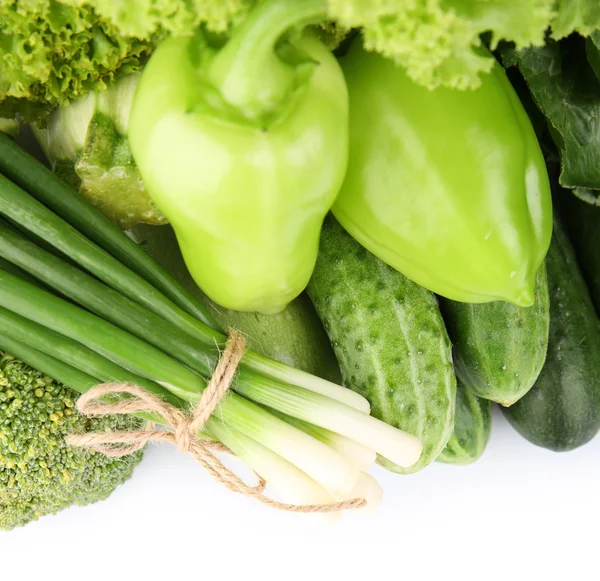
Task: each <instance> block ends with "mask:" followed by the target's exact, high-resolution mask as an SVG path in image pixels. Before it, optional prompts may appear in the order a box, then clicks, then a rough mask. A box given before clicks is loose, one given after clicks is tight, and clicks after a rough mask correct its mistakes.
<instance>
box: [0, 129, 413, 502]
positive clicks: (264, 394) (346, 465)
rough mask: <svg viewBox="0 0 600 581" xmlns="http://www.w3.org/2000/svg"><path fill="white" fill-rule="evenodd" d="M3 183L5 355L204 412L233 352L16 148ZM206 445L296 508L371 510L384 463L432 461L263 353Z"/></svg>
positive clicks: (221, 409)
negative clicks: (375, 466)
mask: <svg viewBox="0 0 600 581" xmlns="http://www.w3.org/2000/svg"><path fill="white" fill-rule="evenodd" d="M0 172H1V174H2V175H0V349H2V350H4V351H6V352H9V353H11V354H13V355H14V356H16V357H18V358H19V359H22V360H23V361H24V362H26V363H28V364H29V365H31V366H33V367H35V368H37V369H39V370H40V371H42V372H44V373H46V374H47V375H49V376H51V377H53V378H54V379H56V380H58V381H60V382H62V383H64V384H65V385H67V386H69V387H71V388H72V389H75V390H76V391H79V392H80V393H83V392H85V391H87V390H88V389H90V388H91V387H93V386H94V385H97V384H99V383H103V382H115V381H116V382H128V383H135V384H137V385H140V386H141V387H143V388H145V389H147V390H148V391H149V392H151V393H153V394H155V395H158V396H159V397H161V398H163V399H164V400H165V401H167V402H169V403H171V404H174V405H177V406H179V407H186V406H189V405H191V404H193V403H194V402H197V401H198V400H199V399H200V396H201V394H202V391H203V389H204V388H205V387H206V385H207V378H210V376H211V374H212V372H213V370H214V368H215V366H216V364H217V361H218V358H219V349H220V348H222V347H223V346H224V344H225V342H226V336H225V335H224V334H223V333H222V332H221V331H220V330H219V329H218V326H217V324H216V323H215V322H214V321H213V320H212V317H211V316H210V314H209V313H208V312H207V311H206V309H205V308H204V307H203V306H202V305H201V304H200V303H199V302H198V301H196V299H195V298H194V297H193V296H192V295H191V294H190V293H188V292H187V291H186V290H185V289H184V288H183V287H182V286H181V285H179V284H178V283H177V281H176V280H175V279H174V278H172V277H171V276H170V275H169V274H168V273H167V272H166V271H164V270H163V269H162V268H161V267H159V266H158V265H157V264H156V263H155V262H154V261H153V260H152V259H151V258H150V257H149V256H148V255H147V254H145V252H144V251H143V250H141V249H140V248H139V247H138V246H137V245H136V244H135V243H134V242H133V241H131V240H130V239H129V238H128V237H127V236H126V235H125V234H124V233H123V232H121V231H120V230H119V229H118V228H116V227H115V226H114V225H113V224H112V223H111V222H109V221H108V220H107V219H106V218H105V217H104V216H103V215H102V214H101V213H100V212H99V211H97V210H96V209H95V208H94V207H92V206H91V205H89V204H88V203H87V201H86V200H84V199H83V198H81V197H80V196H79V195H78V194H77V193H76V192H75V191H73V190H71V189H70V188H69V187H68V186H67V185H65V184H64V183H63V182H62V181H60V180H59V179H58V178H57V177H56V176H55V175H54V174H53V173H52V172H51V171H49V170H48V169H47V168H46V167H44V166H43V165H42V164H40V163H39V162H37V161H36V160H35V159H33V158H32V157H31V156H30V155H29V154H28V153H26V152H25V151H24V150H22V149H21V148H20V147H19V146H18V145H17V144H15V143H14V142H13V141H12V140H11V139H10V138H8V137H6V136H4V135H0ZM199 437H205V438H211V439H216V440H218V441H220V442H221V443H223V444H224V445H225V446H227V447H228V448H229V449H230V450H232V452H233V453H234V454H236V455H237V456H238V457H239V458H240V459H241V460H242V461H243V462H244V463H245V464H247V465H248V466H249V467H250V468H252V469H253V470H254V471H255V472H257V473H258V474H259V475H261V476H262V477H263V478H264V479H265V480H266V481H267V482H268V483H269V484H270V485H271V486H272V487H273V488H274V489H275V490H276V491H277V492H278V494H279V495H280V496H282V497H283V498H282V500H284V501H286V502H291V503H298V504H324V503H330V502H336V501H341V500H348V499H351V498H365V499H366V500H367V503H368V506H369V507H370V508H373V506H375V505H376V504H377V501H378V499H379V497H380V493H381V491H380V489H379V487H378V485H377V483H376V482H375V480H374V479H373V478H372V477H370V476H369V475H368V474H367V473H366V472H365V470H366V469H367V468H368V467H369V466H370V465H371V464H372V463H373V462H374V461H375V459H376V456H377V455H380V456H382V457H384V458H386V459H388V460H390V461H392V462H394V463H396V464H398V465H400V466H410V465H411V464H413V463H414V462H416V461H417V459H418V458H419V455H420V453H421V445H420V442H419V441H418V440H417V439H416V438H414V437H413V436H411V435H409V434H406V433H404V432H401V431H399V430H397V429H395V428H392V427H391V426H388V425H387V424H385V423H383V422H381V421H379V420H377V419H375V418H373V417H371V416H370V415H369V404H368V403H367V401H366V400H365V399H364V398H362V397H361V396H360V395H358V394H356V393H354V392H352V391H350V390H348V389H345V388H343V387H341V386H338V385H335V384H333V383H330V382H328V381H325V380H323V379H320V378H318V377H314V376H312V375H310V374H307V373H305V372H302V371H299V370H297V369H294V368H292V367H288V366H286V365H284V364H281V363H279V362H276V361H273V360H270V359H268V358H266V357H263V356H261V355H259V354H257V353H254V352H252V351H248V352H246V354H245V355H244V358H243V360H242V363H241V365H240V367H239V368H238V372H237V375H236V378H235V380H234V383H233V385H232V389H231V390H230V391H229V392H228V393H227V394H226V395H225V397H224V398H223V399H222V400H221V402H220V404H219V405H218V406H217V408H216V410H215V411H214V413H213V414H212V416H211V418H210V419H209V421H208V422H207V424H206V426H205V428H204V433H203V434H200V435H199Z"/></svg>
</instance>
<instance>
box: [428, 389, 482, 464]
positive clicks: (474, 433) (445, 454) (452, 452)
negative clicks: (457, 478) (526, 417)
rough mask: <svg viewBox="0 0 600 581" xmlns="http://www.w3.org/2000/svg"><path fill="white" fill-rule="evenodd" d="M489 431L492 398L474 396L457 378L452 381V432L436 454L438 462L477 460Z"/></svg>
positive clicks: (463, 462) (459, 462) (461, 462)
mask: <svg viewBox="0 0 600 581" xmlns="http://www.w3.org/2000/svg"><path fill="white" fill-rule="evenodd" d="M491 433H492V402H491V401H490V400H489V399H483V398H481V397H477V396H476V395H475V394H474V393H473V392H471V390H469V389H467V388H466V387H465V386H464V385H463V384H462V383H461V382H460V380H459V381H458V382H457V385H456V420H455V423H454V433H453V434H452V436H451V438H450V440H448V443H447V444H446V447H445V448H444V450H443V451H442V453H441V454H440V455H439V457H438V461H439V462H444V463H446V464H456V465H461V466H464V465H466V464H472V463H473V462H475V460H478V459H479V458H480V457H481V455H482V454H483V452H484V451H485V448H486V446H487V443H488V442H489V440H490V435H491Z"/></svg>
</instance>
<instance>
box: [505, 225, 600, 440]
mask: <svg viewBox="0 0 600 581" xmlns="http://www.w3.org/2000/svg"><path fill="white" fill-rule="evenodd" d="M546 268H547V270H548V286H549V291H550V341H549V344H548V356H547V358H546V363H545V364H544V367H543V369H542V372H541V373H540V376H539V377H538V379H537V381H536V383H535V386H534V387H533V389H532V390H531V391H530V392H529V393H528V394H527V395H526V396H524V397H523V398H522V399H520V400H519V401H518V402H517V403H516V404H515V405H513V406H511V407H509V408H506V409H504V410H503V412H504V414H505V415H506V417H507V418H508V421H509V422H510V423H511V424H512V425H513V426H514V427H515V428H516V429H517V431H518V432H519V433H520V434H521V435H522V436H524V437H525V438H527V439H528V440H529V441H530V442H533V443H534V444H536V445H538V446H542V447H544V448H548V449H550V450H555V451H564V450H572V449H574V448H577V447H579V446H582V445H583V444H585V443H586V442H588V441H589V440H591V439H592V438H593V437H594V436H595V435H596V433H597V432H598V430H599V429H600V321H599V320H598V317H597V316H596V313H595V311H594V305H593V304H592V300H591V298H590V295H589V292H588V289H587V287H586V285H585V282H584V281H583V278H582V276H581V272H580V271H579V268H578V266H577V263H576V261H575V255H574V253H573V248H572V247H571V244H570V243H569V241H568V240H567V238H566V236H565V234H564V232H563V231H562V230H561V228H560V226H559V224H558V223H557V222H556V221H555V225H554V234H553V237H552V244H551V245H550V251H549V252H548V256H547V257H546Z"/></svg>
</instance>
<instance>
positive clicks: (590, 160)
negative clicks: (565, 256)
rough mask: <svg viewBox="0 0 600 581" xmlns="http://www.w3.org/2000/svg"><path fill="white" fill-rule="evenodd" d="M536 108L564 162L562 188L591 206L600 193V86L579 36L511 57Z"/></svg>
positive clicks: (508, 62)
mask: <svg viewBox="0 0 600 581" xmlns="http://www.w3.org/2000/svg"><path fill="white" fill-rule="evenodd" d="M503 60H504V63H505V65H507V66H510V65H515V64H516V65H518V67H519V70H520V71H521V74H522V75H523V77H524V78H525V81H526V82H527V84H528V86H529V90H530V91H531V94H532V95H533V98H534V100H535V102H536V103H537V106H538V108H539V109H540V110H541V111H542V113H543V114H544V115H545V116H546V119H547V120H548V124H549V128H550V132H551V134H552V137H553V139H554V142H555V143H556V146H557V148H558V150H559V153H560V159H561V173H560V178H559V182H560V184H561V185H562V186H563V187H565V188H570V189H576V190H577V191H576V192H575V193H576V194H577V195H578V196H580V197H582V198H585V199H586V200H587V201H591V199H592V197H596V194H595V193H594V192H593V190H600V80H598V77H597V76H596V74H595V73H594V70H593V68H592V67H591V66H590V64H589V63H588V60H587V58H586V46H585V40H584V39H583V38H581V37H580V36H578V35H573V36H571V37H569V38H568V39H566V40H564V41H561V42H557V41H555V40H552V39H549V40H548V42H547V43H546V45H545V46H543V47H539V48H527V49H524V50H520V51H511V52H509V53H507V54H505V55H504V57H503Z"/></svg>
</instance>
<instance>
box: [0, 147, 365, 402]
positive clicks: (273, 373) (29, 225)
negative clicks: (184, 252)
mask: <svg viewBox="0 0 600 581" xmlns="http://www.w3.org/2000/svg"><path fill="white" fill-rule="evenodd" d="M0 137H1V136H0ZM13 145H14V144H13ZM13 145H10V146H8V145H7V144H6V142H5V141H3V140H2V139H1V138H0V157H1V156H2V152H3V151H4V149H5V148H8V149H9V151H10V152H12V153H10V155H9V157H10V158H11V159H12V158H15V159H16V160H17V162H18V163H24V161H23V159H22V158H23V157H24V156H23V155H16V154H15V153H14V151H13V149H14V147H13ZM11 156H12V157H11ZM24 159H27V158H26V156H25V157H24ZM4 161H5V160H4ZM36 164H37V162H35V161H33V166H34V167H33V168H32V169H31V171H32V172H33V173H34V174H35V171H37V170H35V168H36V167H37V166H36ZM38 165H39V164H38ZM2 167H4V166H3V162H2V161H0V168H2ZM40 167H41V168H42V169H43V171H42V173H44V172H47V171H48V170H47V169H46V168H44V167H43V166H40ZM37 169H39V167H38V168H37ZM3 171H4V170H3ZM40 171H41V170H40ZM17 173H18V175H19V176H20V178H19V179H21V178H22V179H25V178H24V177H23V175H22V174H23V173H24V172H21V171H18V172H17ZM50 175H53V174H51V173H50ZM54 179H56V176H54ZM27 183H29V182H27ZM31 187H35V188H36V190H35V191H36V195H39V196H41V197H42V199H43V201H44V202H45V203H48V204H49V205H50V202H51V203H52V204H54V203H56V204H58V203H59V201H58V200H56V199H55V197H56V196H54V195H50V197H49V199H46V198H45V197H43V194H40V193H39V192H38V190H41V189H42V188H40V184H38V183H37V182H35V184H33V185H32V186H31ZM60 191H61V193H62V194H63V195H64V196H65V199H67V198H68V199H69V200H70V201H71V202H72V203H73V207H78V208H79V207H80V206H81V204H82V202H83V203H84V204H85V205H86V206H89V205H88V204H87V202H84V201H83V200H82V198H81V197H80V196H78V194H77V193H76V192H74V191H72V190H70V188H68V187H67V186H66V185H64V184H62V185H61V188H60ZM63 206H64V200H63V201H60V207H61V208H63ZM96 212H97V210H96V209H95V208H93V207H91V206H89V207H88V211H87V212H83V214H82V215H83V216H88V215H89V216H95V213H96ZM0 214H3V215H5V216H7V217H8V218H10V219H11V220H12V221H13V222H15V223H16V224H18V225H20V226H21V227H22V228H25V229H26V230H27V231H28V232H29V233H32V234H34V235H35V236H37V237H39V238H41V239H43V240H44V241H45V243H47V244H50V245H51V246H52V247H54V248H56V249H57V250H59V251H60V252H62V253H63V254H65V255H66V256H68V257H69V258H71V259H72V260H74V261H75V262H77V263H78V264H79V265H80V266H82V267H83V268H84V269H85V270H87V271H88V272H90V273H92V274H93V275H94V276H96V277H97V278H99V279H100V280H102V281H104V282H105V283H106V284H108V285H109V286H111V287H112V288H114V289H115V290H118V291H119V292H120V293H121V294H123V295H125V296H127V297H129V298H130V299H131V300H133V301H135V302H138V303H139V304H141V305H143V306H145V307H146V308H147V309H149V310H151V311H152V312H154V313H155V314H157V315H159V316H161V317H163V318H164V319H166V320H168V321H170V322H171V323H172V324H173V325H175V326H177V327H179V328H180V329H181V330H182V331H184V332H186V333H188V334H190V335H192V336H193V337H195V338H197V339H199V340H200V341H201V342H202V343H204V344H205V345H209V346H210V347H213V346H215V344H218V345H221V346H222V345H224V343H225V340H226V338H225V336H224V335H223V334H222V333H220V332H218V331H217V330H215V328H216V324H214V328H210V327H208V326H206V325H205V324H204V323H203V320H204V319H202V320H197V319H195V318H194V317H192V316H190V315H189V314H188V313H187V312H185V311H184V310H182V309H181V308H179V307H178V306H177V305H176V304H175V303H173V302H172V301H170V300H169V299H168V298H167V297H165V296H164V295H163V294H161V293H160V292H159V291H158V290H156V288H154V287H153V286H152V285H151V284H150V283H148V282H147V281H146V280H144V279H143V278H141V277H140V276H138V275H137V274H136V273H135V272H133V271H131V270H130V269H129V268H127V267H126V266H125V265H124V264H122V263H121V262H119V260H117V259H116V258H115V257H113V256H112V255H111V254H109V253H108V252H106V251H104V250H103V249H102V248H100V247H98V246H96V245H95V244H93V243H92V242H90V241H89V240H88V239H87V238H86V237H85V236H83V235H82V234H81V233H80V232H78V231H77V230H76V229H75V228H73V227H72V226H71V225H70V224H68V223H67V222H65V221H64V220H62V219H61V218H60V217H59V216H57V215H56V214H54V213H53V212H52V211H50V210H49V209H48V208H47V207H45V206H44V205H42V204H41V203H39V202H38V201H36V200H35V199H33V198H32V197H31V196H30V195H28V194H27V193H26V192H24V191H23V190H22V189H21V188H19V187H18V186H16V185H15V184H13V183H12V182H10V181H9V180H7V179H6V178H4V177H2V176H0ZM68 215H69V217H70V218H72V213H71V212H69V214H68ZM104 220H105V218H104V217H102V219H101V220H100V219H99V222H103V221H104ZM78 222H79V223H80V222H81V219H80V218H78V220H77V222H75V223H78ZM86 224H87V226H89V227H91V224H96V221H95V219H94V220H92V221H91V222H89V223H87V222H86ZM113 228H114V227H113ZM113 228H110V229H109V230H110V232H112V234H111V236H118V237H120V238H125V239H126V240H127V241H128V244H126V245H124V247H125V246H126V247H127V248H129V244H131V245H133V246H134V247H135V248H136V249H137V250H139V252H142V254H144V253H143V251H142V250H141V249H139V248H138V247H136V246H135V243H134V242H133V241H131V240H129V239H128V238H127V237H126V236H125V235H124V234H123V233H122V232H120V231H119V230H118V229H116V231H114V230H113ZM85 233H86V234H87V235H89V236H92V234H91V233H90V231H89V228H88V227H86V229H85ZM106 235H108V230H107V231H106ZM111 240H112V238H111ZM117 246H118V247H119V248H120V247H121V244H120V243H119V244H115V245H113V249H114V248H116V247H117ZM134 254H136V255H137V252H136V253H134ZM128 256H129V258H131V256H130V254H128ZM146 258H148V259H149V257H147V256H146ZM150 262H151V263H152V264H154V263H153V261H152V260H151V259H150ZM146 266H147V265H146ZM156 267H157V268H159V267H158V265H156ZM161 272H162V271H161ZM244 364H245V365H247V366H248V367H250V368H251V369H254V370H255V371H257V372H258V373H261V374H267V375H269V376H270V377H272V378H274V379H278V380H279V381H283V382H286V383H291V384H293V385H298V386H300V387H304V388H305V389H310V390H311V391H315V392H317V393H321V394H322V395H326V396H328V397H332V398H334V399H339V400H340V401H343V402H344V403H347V404H348V405H351V406H352V407H356V408H357V409H360V410H362V411H364V412H366V413H368V411H369V404H368V402H367V400H366V399H365V398H363V397H362V396H360V395H359V394H357V393H355V392H353V391H351V390H348V389H344V388H341V387H340V386H338V385H335V384H333V383H331V382H329V381H326V380H324V379H321V378H317V377H315V376H312V375H310V374H308V373H305V372H302V371H300V370H297V369H294V368H293V367H289V366H287V365H284V364H283V363H279V362H276V361H272V360H270V359H268V358H266V357H263V356H261V355H259V354H257V353H254V352H251V351H249V352H247V353H246V355H245V356H244Z"/></svg>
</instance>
